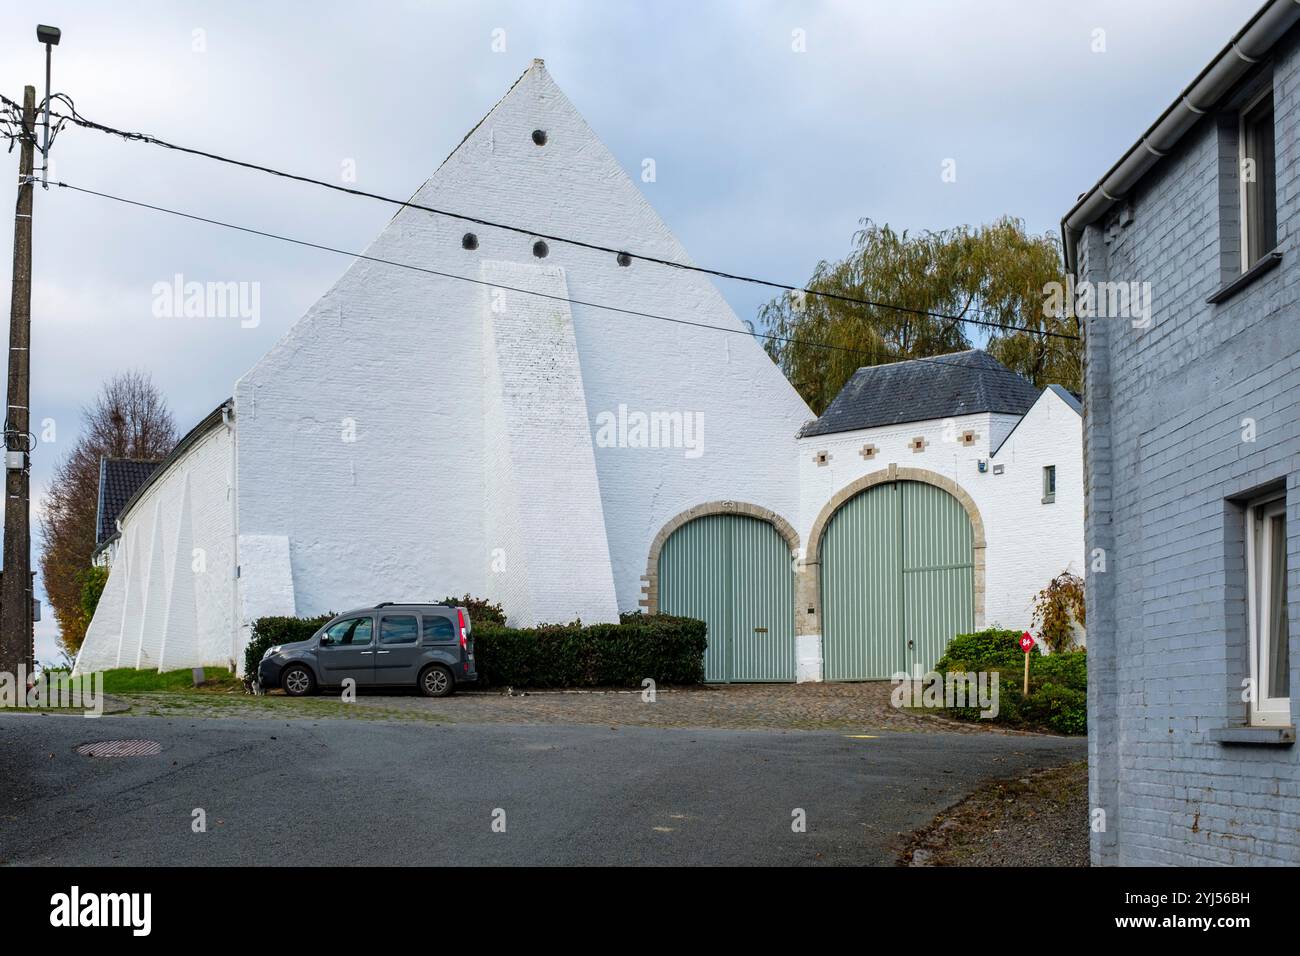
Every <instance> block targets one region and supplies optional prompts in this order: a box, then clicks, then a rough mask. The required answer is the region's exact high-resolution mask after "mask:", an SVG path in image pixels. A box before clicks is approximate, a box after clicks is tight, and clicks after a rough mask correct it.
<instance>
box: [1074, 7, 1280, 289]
mask: <svg viewBox="0 0 1300 956" xmlns="http://www.w3.org/2000/svg"><path fill="white" fill-rule="evenodd" d="M1297 21H1300V0H1270V2H1269V3H1266V4H1265V5H1264V6H1263V7H1261V8H1260V9H1259V10H1258V11H1257V12H1256V13H1255V15H1254V16H1253V17H1251V18H1250V21H1249V22H1248V23H1247V24H1246V25H1245V26H1244V27H1242V28H1241V29H1240V30H1239V31H1238V32H1237V35H1236V36H1234V37H1233V38H1232V39H1231V40H1229V41H1228V45H1227V46H1225V47H1224V48H1223V49H1222V50H1220V51H1219V55H1218V56H1216V57H1215V58H1214V59H1213V60H1212V61H1210V64H1209V66H1207V67H1206V68H1205V69H1204V70H1202V71H1201V72H1200V74H1199V75H1198V76H1197V77H1196V79H1194V80H1193V81H1192V82H1191V84H1190V85H1189V86H1188V87H1187V88H1186V89H1185V90H1183V92H1182V93H1181V94H1180V95H1179V97H1178V99H1177V100H1175V101H1174V103H1173V104H1172V105H1171V106H1169V107H1168V108H1167V109H1166V110H1165V111H1164V112H1163V113H1161V114H1160V118H1159V119H1157V120H1156V121H1155V123H1154V124H1152V126H1151V128H1150V129H1148V130H1147V131H1146V133H1145V134H1143V136H1142V138H1141V139H1139V140H1138V141H1137V142H1136V143H1134V144H1133V145H1132V146H1130V147H1129V149H1128V152H1126V153H1125V154H1124V155H1123V156H1121V157H1120V159H1119V162H1117V163H1116V164H1115V165H1114V166H1112V167H1111V168H1110V171H1109V172H1107V173H1106V175H1104V176H1103V177H1102V178H1101V179H1100V180H1099V181H1098V182H1097V184H1096V185H1095V186H1093V187H1092V188H1091V189H1090V190H1088V191H1087V192H1086V193H1084V194H1083V195H1082V196H1080V197H1079V201H1078V202H1077V203H1075V205H1074V208H1073V209H1071V210H1070V211H1069V212H1068V213H1066V214H1065V217H1064V218H1063V219H1062V220H1061V244H1062V251H1063V252H1064V254H1065V271H1066V272H1067V273H1074V272H1076V271H1077V268H1078V248H1079V238H1080V237H1081V236H1082V235H1083V230H1084V228H1085V227H1086V226H1088V225H1089V224H1091V223H1093V222H1096V221H1097V220H1098V219H1100V218H1101V217H1102V216H1103V215H1104V214H1105V213H1106V212H1107V210H1109V209H1110V208H1111V206H1113V205H1114V204H1115V203H1116V202H1118V201H1119V200H1120V199H1122V198H1123V197H1124V196H1125V194H1127V193H1128V192H1129V190H1131V189H1132V188H1133V187H1134V186H1135V185H1137V183H1138V180H1140V179H1141V178H1142V177H1143V176H1144V175H1146V173H1147V171H1148V170H1150V169H1151V167H1152V166H1154V165H1155V164H1156V163H1158V162H1159V161H1160V159H1161V158H1162V157H1164V156H1165V154H1166V153H1168V151H1169V150H1171V149H1173V147H1174V146H1175V145H1177V143H1178V141H1179V140H1180V139H1181V138H1182V137H1183V135H1184V134H1185V133H1186V132H1187V131H1188V130H1189V129H1191V128H1192V127H1193V126H1194V125H1195V124H1196V123H1197V122H1199V120H1200V118H1201V117H1202V116H1203V115H1205V114H1206V113H1208V112H1210V111H1211V110H1213V109H1214V108H1215V107H1216V106H1217V105H1218V103H1219V101H1220V100H1221V99H1222V98H1223V96H1224V95H1225V94H1226V93H1228V92H1229V91H1230V90H1231V89H1232V88H1233V86H1235V85H1236V84H1237V83H1238V82H1239V81H1240V80H1241V78H1242V77H1244V76H1245V75H1246V74H1247V73H1248V72H1249V71H1250V69H1251V67H1253V66H1254V65H1255V64H1256V63H1257V62H1259V60H1260V59H1261V58H1263V57H1264V56H1265V55H1267V54H1268V52H1269V50H1271V49H1272V48H1273V45H1274V44H1275V43H1277V41H1278V40H1280V39H1281V38H1282V37H1283V36H1284V35H1285V34H1286V32H1287V31H1288V30H1290V29H1291V27H1293V26H1295V24H1296V23H1297Z"/></svg>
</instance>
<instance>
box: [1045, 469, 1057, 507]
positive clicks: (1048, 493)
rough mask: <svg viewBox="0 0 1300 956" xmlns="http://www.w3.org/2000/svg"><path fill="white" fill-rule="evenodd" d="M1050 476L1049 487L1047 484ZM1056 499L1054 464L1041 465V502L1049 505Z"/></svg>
mask: <svg viewBox="0 0 1300 956" xmlns="http://www.w3.org/2000/svg"><path fill="white" fill-rule="evenodd" d="M1049 475H1050V476H1051V483H1050V485H1051V486H1050V487H1049V486H1048V484H1049V483H1048V476H1049ZM1055 501H1056V466H1055V465H1044V466H1043V504H1045V505H1050V504H1053V503H1055Z"/></svg>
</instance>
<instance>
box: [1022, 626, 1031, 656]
mask: <svg viewBox="0 0 1300 956" xmlns="http://www.w3.org/2000/svg"><path fill="white" fill-rule="evenodd" d="M1020 649H1021V650H1022V651H1024V652H1025V653H1026V654H1028V653H1029V652H1030V651H1032V650H1033V649H1034V638H1033V636H1032V635H1031V634H1030V633H1029V632H1028V631H1025V633H1023V634H1021V635H1020Z"/></svg>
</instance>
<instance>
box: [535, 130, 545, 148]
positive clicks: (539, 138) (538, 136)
mask: <svg viewBox="0 0 1300 956" xmlns="http://www.w3.org/2000/svg"><path fill="white" fill-rule="evenodd" d="M533 142H534V143H536V144H537V145H538V146H545V145H546V130H544V129H535V130H533Z"/></svg>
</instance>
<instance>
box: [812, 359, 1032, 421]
mask: <svg viewBox="0 0 1300 956" xmlns="http://www.w3.org/2000/svg"><path fill="white" fill-rule="evenodd" d="M1038 396H1039V390H1038V389H1037V388H1035V387H1034V386H1033V385H1032V384H1030V382H1029V381H1028V380H1027V379H1025V378H1023V377H1022V376H1020V375H1018V374H1017V373H1015V372H1013V371H1011V369H1009V368H1007V367H1006V366H1005V365H1003V364H1002V363H1001V362H999V361H998V360H997V359H995V358H994V357H993V356H991V355H989V354H988V353H987V352H982V351H980V350H978V349H971V350H970V351H968V352H953V353H952V354H950V355H936V356H934V357H933V358H927V359H913V360H911V361H908V362H895V363H893V364H892V365H870V366H867V367H866V368H860V369H858V370H857V371H856V372H854V373H853V377H852V378H850V379H849V380H848V382H846V383H845V385H844V387H843V388H842V389H840V393H839V394H838V395H836V396H835V400H834V401H833V402H831V403H830V405H829V406H828V407H827V409H826V411H825V412H823V413H822V417H821V418H819V419H817V420H816V421H815V422H810V423H809V424H807V425H805V426H804V427H803V428H802V429H801V430H800V432H799V434H800V436H801V437H802V436H807V435H829V434H833V433H835V432H849V431H854V430H855V429H858V428H876V427H878V426H881V425H901V424H903V423H904V422H923V421H929V420H931V419H936V418H956V417H957V416H959V415H974V414H977V413H979V412H997V413H1005V414H1010V415H1023V414H1024V413H1025V412H1027V411H1029V409H1030V407H1031V406H1032V405H1033V404H1034V402H1035V401H1037V400H1038Z"/></svg>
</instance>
